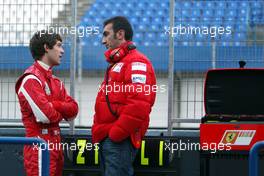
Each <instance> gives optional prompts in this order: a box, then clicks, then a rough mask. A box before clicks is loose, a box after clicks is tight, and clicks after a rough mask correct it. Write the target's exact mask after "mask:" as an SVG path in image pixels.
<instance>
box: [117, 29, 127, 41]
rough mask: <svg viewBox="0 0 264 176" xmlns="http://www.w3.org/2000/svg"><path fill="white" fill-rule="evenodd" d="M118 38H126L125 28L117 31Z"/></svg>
mask: <svg viewBox="0 0 264 176" xmlns="http://www.w3.org/2000/svg"><path fill="white" fill-rule="evenodd" d="M116 36H117V39H118V40H123V39H125V30H123V29H120V30H119V31H118V32H117V35H116Z"/></svg>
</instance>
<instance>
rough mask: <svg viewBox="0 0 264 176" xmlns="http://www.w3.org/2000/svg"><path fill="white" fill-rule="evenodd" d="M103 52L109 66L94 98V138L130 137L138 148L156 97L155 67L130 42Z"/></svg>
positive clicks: (117, 138) (115, 139)
mask: <svg viewBox="0 0 264 176" xmlns="http://www.w3.org/2000/svg"><path fill="white" fill-rule="evenodd" d="M131 46H132V47H131ZM105 56H106V60H107V61H108V62H109V63H110V67H109V68H108V70H107V72H106V77H105V80H104V81H103V83H102V84H101V86H100V89H99V92H98V95H97V98H96V103H95V114H94V123H93V126H92V138H93V142H94V143H96V142H100V141H102V140H103V139H104V138H106V137H109V138H110V139H111V140H112V141H114V142H120V141H122V140H124V139H126V138H128V137H130V139H131V142H132V143H133V145H134V147H136V148H139V147H140V146H141V140H142V138H143V137H144V135H145V133H146V131H147V128H148V126H149V114H150V112H151V108H152V106H153V104H154V101H155V97H156V92H155V90H156V89H155V86H156V77H155V73H154V69H153V67H152V64H151V62H150V61H149V60H148V59H147V57H146V56H144V55H143V54H141V53H140V52H139V51H137V50H136V49H135V48H133V45H132V43H131V42H126V43H124V44H122V45H121V46H120V47H119V48H117V49H114V50H108V51H106V53H105ZM106 78H108V79H107V80H106ZM106 94H107V95H108V97H106ZM107 99H108V102H109V105H110V108H111V109H110V108H109V105H108V103H107ZM111 111H112V112H111Z"/></svg>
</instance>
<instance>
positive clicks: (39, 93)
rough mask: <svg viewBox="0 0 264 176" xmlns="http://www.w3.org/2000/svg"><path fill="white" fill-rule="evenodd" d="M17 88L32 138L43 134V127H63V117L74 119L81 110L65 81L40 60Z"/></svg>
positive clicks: (23, 119) (28, 71) (21, 78)
mask: <svg viewBox="0 0 264 176" xmlns="http://www.w3.org/2000/svg"><path fill="white" fill-rule="evenodd" d="M15 88H16V93H17V95H18V99H19V103H20V108H21V112H22V121H23V123H24V126H25V129H26V136H28V137H36V136H39V135H40V133H41V130H42V129H47V130H49V129H59V122H60V121H61V120H62V119H63V118H64V119H65V120H72V119H73V118H75V117H76V115H77V113H78V105H77V103H76V101H75V100H74V99H73V98H71V97H70V96H69V95H68V93H67V92H66V89H65V87H64V84H63V83H62V82H61V81H60V80H59V79H58V78H56V77H55V76H53V75H52V72H51V70H50V69H49V70H45V69H44V68H43V67H42V66H41V65H40V64H39V63H38V62H35V63H34V64H33V65H32V66H31V67H29V68H28V69H27V70H26V71H25V72H24V74H23V75H22V76H21V77H20V78H19V79H18V81H17V82H16V87H15Z"/></svg>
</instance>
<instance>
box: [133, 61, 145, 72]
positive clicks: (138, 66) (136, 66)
mask: <svg viewBox="0 0 264 176" xmlns="http://www.w3.org/2000/svg"><path fill="white" fill-rule="evenodd" d="M132 70H140V71H147V65H146V64H145V63H142V62H132Z"/></svg>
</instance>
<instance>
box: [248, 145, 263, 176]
mask: <svg viewBox="0 0 264 176" xmlns="http://www.w3.org/2000/svg"><path fill="white" fill-rule="evenodd" d="M261 148H264V141H260V142H257V143H256V144H254V145H253V147H252V148H251V149H250V151H249V176H259V158H258V152H259V150H260V149H261Z"/></svg>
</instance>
